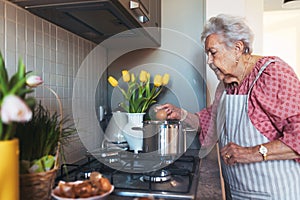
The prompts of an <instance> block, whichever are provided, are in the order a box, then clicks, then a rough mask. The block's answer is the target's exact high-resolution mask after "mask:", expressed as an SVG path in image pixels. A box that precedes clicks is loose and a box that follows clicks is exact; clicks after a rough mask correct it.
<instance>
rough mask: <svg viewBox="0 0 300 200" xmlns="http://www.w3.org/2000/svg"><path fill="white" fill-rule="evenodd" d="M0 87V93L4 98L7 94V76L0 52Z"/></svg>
mask: <svg viewBox="0 0 300 200" xmlns="http://www.w3.org/2000/svg"><path fill="white" fill-rule="evenodd" d="M0 85H1V93H2V95H3V96H4V95H6V94H7V93H8V75H7V70H6V68H5V63H4V60H3V57H2V54H1V52H0Z"/></svg>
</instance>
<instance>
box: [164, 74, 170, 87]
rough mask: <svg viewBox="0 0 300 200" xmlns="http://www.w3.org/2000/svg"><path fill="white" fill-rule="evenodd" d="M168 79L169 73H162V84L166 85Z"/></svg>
mask: <svg viewBox="0 0 300 200" xmlns="http://www.w3.org/2000/svg"><path fill="white" fill-rule="evenodd" d="M169 80H170V75H169V74H164V76H163V78H162V84H163V85H167V84H168V83H169Z"/></svg>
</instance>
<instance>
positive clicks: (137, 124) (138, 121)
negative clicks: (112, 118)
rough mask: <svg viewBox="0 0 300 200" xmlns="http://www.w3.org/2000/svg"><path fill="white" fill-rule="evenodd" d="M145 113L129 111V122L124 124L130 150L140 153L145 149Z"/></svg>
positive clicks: (124, 132) (124, 133)
mask: <svg viewBox="0 0 300 200" xmlns="http://www.w3.org/2000/svg"><path fill="white" fill-rule="evenodd" d="M144 115H145V113H127V117H128V123H127V124H126V125H125V126H124V129H123V135H124V137H125V139H126V141H127V143H128V145H129V148H130V150H132V151H133V152H134V153H138V152H139V151H142V150H143V118H144Z"/></svg>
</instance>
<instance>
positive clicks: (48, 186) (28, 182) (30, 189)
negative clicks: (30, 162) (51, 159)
mask: <svg viewBox="0 0 300 200" xmlns="http://www.w3.org/2000/svg"><path fill="white" fill-rule="evenodd" d="M56 172H57V168H56V167H55V168H54V169H52V170H50V171H47V172H40V173H34V174H22V175H20V199H21V200H48V199H49V200H50V199H51V191H52V188H53V186H54V181H55V177H56Z"/></svg>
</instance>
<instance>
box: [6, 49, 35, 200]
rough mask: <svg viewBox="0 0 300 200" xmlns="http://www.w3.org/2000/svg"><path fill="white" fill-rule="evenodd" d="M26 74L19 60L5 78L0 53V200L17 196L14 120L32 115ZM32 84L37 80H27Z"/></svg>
mask: <svg viewBox="0 0 300 200" xmlns="http://www.w3.org/2000/svg"><path fill="white" fill-rule="evenodd" d="M28 75H29V74H28V73H26V71H25V65H24V63H23V62H22V60H21V59H20V60H19V63H18V69H17V72H16V73H15V74H13V75H12V77H11V78H9V76H8V73H7V70H6V66H5V63H4V60H3V57H2V54H1V53H0V158H1V162H0V183H1V184H0V199H10V200H18V199H19V190H18V185H19V140H18V139H17V138H15V134H16V126H17V123H20V122H26V121H29V120H30V119H31V117H32V111H31V107H32V106H33V105H34V103H35V99H34V98H33V97H26V94H28V93H30V92H32V91H33V90H32V89H31V88H29V87H27V86H28V84H27V80H28V79H27V78H28ZM30 83H31V84H33V85H32V86H36V85H38V83H37V82H32V80H31V81H30Z"/></svg>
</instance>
